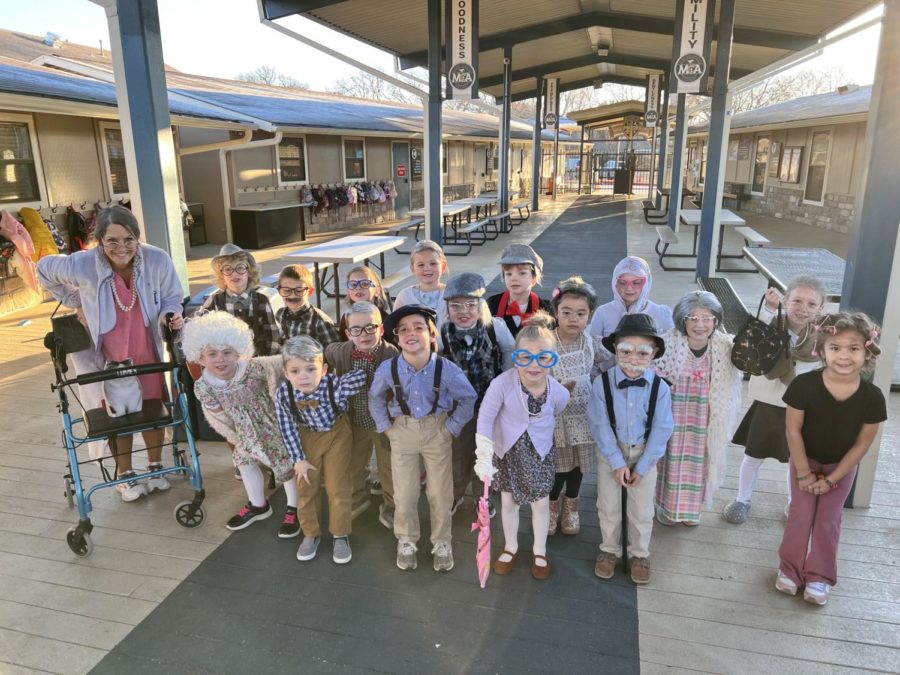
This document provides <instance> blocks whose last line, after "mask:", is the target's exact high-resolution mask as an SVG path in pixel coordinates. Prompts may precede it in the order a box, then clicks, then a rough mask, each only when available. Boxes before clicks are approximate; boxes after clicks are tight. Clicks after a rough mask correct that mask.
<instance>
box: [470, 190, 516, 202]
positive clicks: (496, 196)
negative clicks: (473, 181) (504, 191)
mask: <svg viewBox="0 0 900 675" xmlns="http://www.w3.org/2000/svg"><path fill="white" fill-rule="evenodd" d="M478 196H479V197H485V198H487V199H494V200H497V199H500V193H499V192H497V191H496V190H492V191H490V192H482V193H481V194H480V195H478ZM518 196H519V191H518V190H510V191H509V198H510V199H515V198H516V197H518Z"/></svg>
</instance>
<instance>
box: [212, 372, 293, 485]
mask: <svg viewBox="0 0 900 675" xmlns="http://www.w3.org/2000/svg"><path fill="white" fill-rule="evenodd" d="M268 360H272V361H275V362H280V361H281V357H280V356H276V357H269V359H251V360H250V361H248V362H241V363H240V365H239V368H238V372H237V374H236V375H235V376H234V377H233V378H232V379H231V380H228V381H223V380H216V379H215V378H210V377H208V376H207V375H206V374H204V375H203V376H202V377H200V378H199V379H198V380H197V382H196V383H195V385H194V393H195V394H196V396H197V400H199V401H200V403H201V404H202V405H203V412H204V414H205V415H206V418H207V419H208V420H209V422H210V425H211V426H212V427H213V428H214V429H216V431H219V432H220V433H222V435H223V436H225V438H226V439H227V440H228V441H229V442H230V443H232V444H233V445H234V461H235V464H238V465H240V464H244V465H246V464H265V465H266V466H268V467H269V468H271V469H272V472H273V473H274V474H275V479H276V480H277V481H279V482H285V481H287V480H291V479H292V477H293V473H294V464H293V462H292V461H291V458H290V456H289V455H288V451H287V449H286V448H285V447H284V442H283V441H282V440H281V431H280V430H279V427H278V420H277V419H276V417H275V403H274V402H273V400H272V395H271V390H270V385H271V381H272V377H271V374H270V372H269V370H270V369H269V368H267V366H266V365H265V364H264V363H263V361H268Z"/></svg>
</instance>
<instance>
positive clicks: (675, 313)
mask: <svg viewBox="0 0 900 675" xmlns="http://www.w3.org/2000/svg"><path fill="white" fill-rule="evenodd" d="M697 309H705V310H708V311H709V313H710V314H712V315H713V316H714V317H715V318H716V329H722V317H723V315H724V313H723V311H722V304H721V303H720V302H719V300H718V298H716V296H714V295H713V294H712V293H710V292H708V291H692V292H690V293H688V294H687V295H685V296H683V297H682V298H681V300H679V301H678V304H676V305H675V308H674V309H673V310H672V320H673V321H674V322H675V327H676V328H677V329H678V332H680V333H681V334H682V335H687V321H686V319H687V317H688V316H690V315H691V314H692V313H693V312H694V311H695V310H697Z"/></svg>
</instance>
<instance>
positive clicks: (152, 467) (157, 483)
mask: <svg viewBox="0 0 900 675" xmlns="http://www.w3.org/2000/svg"><path fill="white" fill-rule="evenodd" d="M162 468H163V465H162V464H149V465H147V471H159V470H161V469H162ZM144 485H146V487H147V494H148V495H149V494H150V493H151V492H165V491H166V490H168V489H169V488H170V487H172V484H171V483H170V482H169V479H168V478H166V477H165V475H161V476H150V477H149V478H147V480H146V482H145V483H144Z"/></svg>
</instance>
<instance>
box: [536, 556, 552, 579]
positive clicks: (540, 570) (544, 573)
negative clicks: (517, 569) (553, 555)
mask: <svg viewBox="0 0 900 675" xmlns="http://www.w3.org/2000/svg"><path fill="white" fill-rule="evenodd" d="M538 560H543V561H544V562H545V563H546V564H545V565H538V564H537V561H538ZM531 576H533V577H534V578H535V579H538V580H541V581H542V580H544V579H546V578H547V577H549V576H550V559H549V558H548V557H547V556H545V555H537V554H535V555H534V560H532V562H531Z"/></svg>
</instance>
